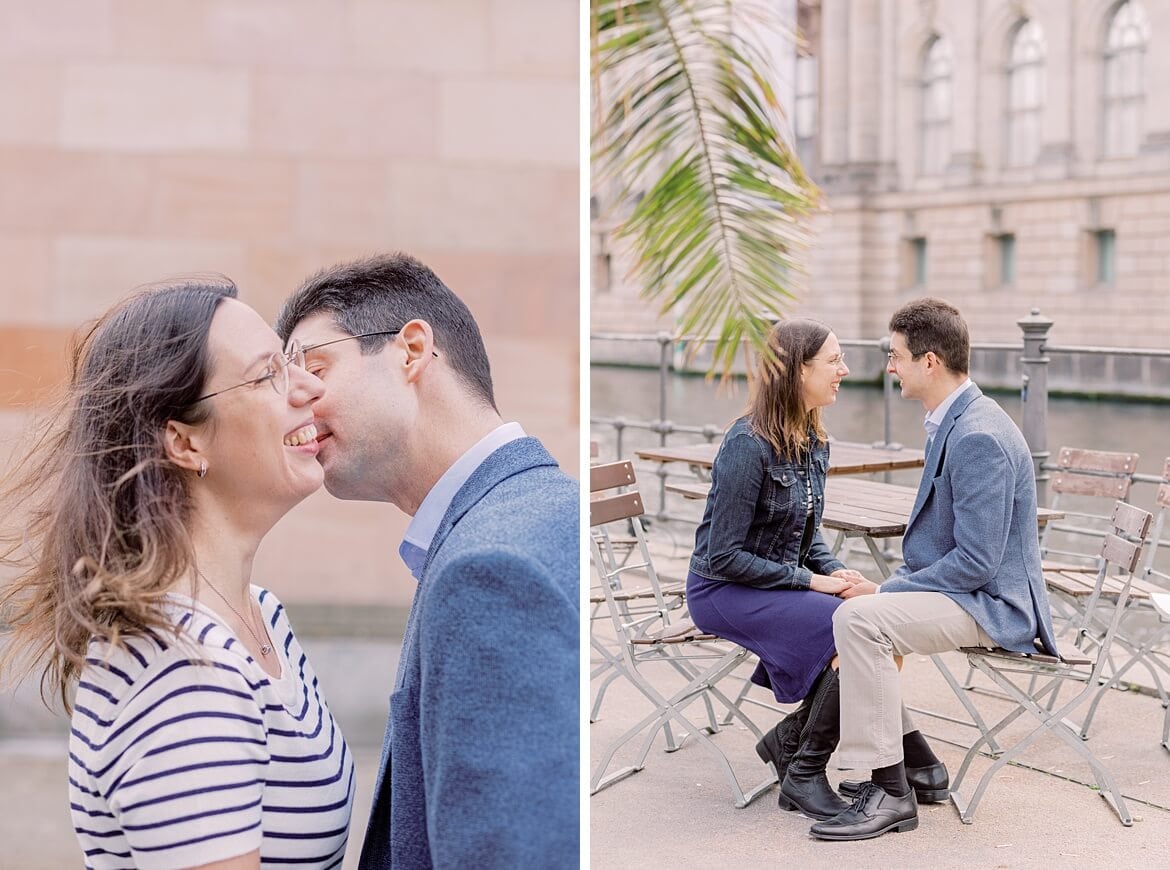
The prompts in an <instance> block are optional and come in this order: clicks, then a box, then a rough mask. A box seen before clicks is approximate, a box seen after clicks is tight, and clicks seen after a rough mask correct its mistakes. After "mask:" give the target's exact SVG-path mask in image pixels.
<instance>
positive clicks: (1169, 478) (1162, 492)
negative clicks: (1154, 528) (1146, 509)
mask: <svg viewBox="0 0 1170 870" xmlns="http://www.w3.org/2000/svg"><path fill="white" fill-rule="evenodd" d="M1162 480H1164V481H1165V483H1163V484H1161V485H1160V486H1159V487H1158V495H1157V497H1156V498H1155V501H1157V503H1158V507H1170V458H1167V459H1166V463H1165V464H1164V465H1163V466H1162Z"/></svg>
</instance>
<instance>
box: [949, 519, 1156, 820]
mask: <svg viewBox="0 0 1170 870" xmlns="http://www.w3.org/2000/svg"><path fill="white" fill-rule="evenodd" d="M1150 521H1151V516H1150V514H1149V513H1147V512H1146V511H1143V510H1140V509H1139V508H1135V507H1133V506H1131V505H1128V504H1125V503H1124V502H1120V501H1119V502H1117V503H1116V504H1115V505H1114V510H1113V518H1112V526H1113V530H1112V531H1111V532H1109V533H1107V534H1106V536H1105V540H1104V542H1103V544H1102V546H1101V560H1102V565H1101V568H1100V569H1099V572H1098V578H1099V581H1100V582H1099V583H1098V592H1097V594H1096V595H1094V596H1093V597H1092V600H1091V601H1089V602H1087V604H1086V607H1087V610H1088V612H1089V613H1090V614H1093V613H1098V608H1100V611H1099V615H1100V617H1101V618H1103V619H1105V621H1106V623H1107V626H1108V627H1107V629H1106V631H1105V635H1104V637H1102V638H1101V639H1100V640H1099V641H1098V642H1097V643H1096V646H1095V650H1094V654H1093V656H1092V657H1090V656H1088V655H1077V654H1075V653H1074V654H1063V653H1062V654H1061V655H1060V656H1059V657H1055V656H1048V655H1040V654H1039V653H1036V654H1031V655H1026V654H1020V653H1014V652H1009V651H1007V650H1003V649H992V650H988V649H983V648H980V647H974V648H968V649H964V650H963V652H965V653H966V654H967V660H968V661H969V662H970V663H971V664H972V665H973V666H974V667H975V668H976V669H977V670H978V671H979V672H980V673H983V674H985V675H986V676H987V677H989V678H990V679H991V680H992V681H993V682H994V683H995V684H996V685H997V686H998V687H999V688H1000V689H1001V690H1002V691H1003V692H1004V693H1005V695H1006V696H1007V698H1008V699H1009V700H1011V701H1013V702H1014V703H1015V704H1016V705H1017V706H1016V709H1014V710H1012V711H1011V712H1010V713H1008V714H1007V715H1006V716H1004V717H1003V718H1002V719H1000V720H999V721H998V722H996V724H995V725H993V726H992V727H991V729H990V731H989V734H988V735H985V736H984V737H982V738H980V739H979V740H977V741H976V742H975V743H974V744H973V745H972V746H971V748H970V749H969V750H968V751H967V754H966V756H965V757H964V758H963V764H962V766H961V767H960V768H959V772H958V774H957V775H956V776H955V778H954V781H953V783H952V786H951V800H952V802H953V803H954V804H955V808H956V809H957V810H958V811H959V818H961V819H962V820H963V822H964V823H966V824H970V823H971V822H972V821H973V820H974V817H975V810H976V808H977V807H978V805H979V801H980V800H981V799H982V797H983V793H984V792H985V791H986V790H987V786H988V784H989V783H990V782H991V779H992V777H994V776H995V774H996V773H998V772H999V771H1000V769H1001V768H1002V767H1003V766H1004V765H1005V764H1007V763H1008V762H1009V761H1011V760H1012V759H1014V758H1016V757H1017V756H1018V755H1020V753H1022V752H1023V751H1024V750H1025V749H1027V748H1028V747H1029V746H1031V745H1032V744H1033V743H1035V742H1036V740H1038V739H1039V738H1040V737H1041V736H1043V735H1044V734H1048V733H1051V734H1055V735H1056V736H1057V737H1059V738H1060V739H1062V740H1063V741H1064V742H1065V743H1067V744H1068V745H1069V746H1071V747H1072V748H1073V750H1075V751H1076V752H1077V753H1078V754H1079V755H1080V756H1081V757H1082V758H1083V759H1084V760H1085V761H1086V762H1087V763H1088V765H1089V768H1090V769H1091V770H1092V772H1093V776H1094V778H1095V779H1096V780H1097V785H1098V787H1099V788H1100V794H1101V796H1102V797H1103V798H1105V800H1106V801H1108V802H1109V804H1110V806H1112V807H1113V810H1114V811H1115V812H1116V813H1117V815H1118V817H1119V818H1120V819H1121V823H1122V824H1123V825H1125V826H1127V827H1128V826H1130V825H1132V824H1133V816H1132V815H1131V814H1130V812H1129V809H1128V807H1127V806H1126V804H1125V799H1124V798H1123V797H1122V795H1121V791H1120V790H1119V789H1118V787H1117V784H1116V782H1115V781H1114V779H1113V775H1112V774H1111V773H1110V772H1109V770H1108V769H1107V768H1106V767H1105V765H1104V763H1102V761H1101V760H1100V759H1099V758H1097V756H1096V755H1094V754H1093V752H1092V750H1090V749H1089V747H1088V744H1087V743H1086V742H1085V741H1084V740H1082V739H1081V736H1080V733H1079V731H1080V729H1079V727H1078V726H1077V725H1076V723H1074V722H1072V721H1070V720H1069V716H1070V715H1071V714H1072V713H1073V712H1074V711H1075V710H1076V709H1077V708H1079V707H1081V706H1082V705H1083V704H1085V703H1086V702H1087V701H1089V700H1091V699H1092V698H1093V696H1094V694H1095V693H1096V692H1097V691H1099V688H1100V682H1101V679H1102V677H1103V675H1104V672H1105V667H1106V663H1107V662H1108V660H1109V651H1110V647H1111V646H1112V644H1113V640H1114V637H1115V636H1116V634H1117V627H1118V625H1119V624H1120V622H1121V618H1122V616H1123V614H1124V612H1125V605H1126V601H1127V600H1128V598H1129V591H1130V584H1131V582H1132V580H1133V575H1134V571H1136V570H1137V567H1138V564H1139V562H1140V559H1141V552H1142V542H1143V541H1144V540H1145V537H1146V534H1147V532H1148V531H1149V529H1150ZM1110 568H1115V569H1116V570H1117V571H1118V573H1117V574H1116V578H1117V579H1118V580H1119V582H1120V588H1119V589H1118V591H1117V595H1116V596H1108V595H1102V594H1101V591H1100V590H1101V588H1102V587H1103V586H1104V582H1105V580H1106V578H1107V577H1109V576H1110V574H1109V569H1110ZM1034 678H1035V679H1034ZM1068 683H1072V684H1079V690H1078V691H1077V692H1076V694H1075V695H1074V696H1073V697H1072V698H1071V699H1070V700H1068V701H1065V702H1064V703H1062V704H1059V705H1058V704H1056V703H1055V702H1054V701H1055V698H1056V694H1057V692H1058V690H1059V689H1060V687H1061V686H1063V685H1065V684H1068ZM1025 714H1030V715H1031V716H1033V717H1035V719H1036V724H1035V727H1034V728H1033V729H1032V730H1031V731H1030V732H1029V733H1028V734H1027V735H1026V736H1025V737H1023V738H1022V739H1021V740H1019V741H1018V742H1016V743H1015V744H1014V745H1013V746H1011V747H1010V748H1008V749H1005V750H1004V751H1003V753H1002V754H1001V755H1000V756H999V757H998V758H997V759H995V760H994V761H993V762H992V764H991V766H990V767H989V768H988V769H987V771H986V772H985V773H984V774H983V776H982V777H981V778H980V779H979V781H978V783H977V784H976V786H975V789H974V791H972V792H970V793H969V794H968V793H967V792H966V791H964V789H963V785H964V782H965V780H966V777H967V773H968V772H969V770H970V768H971V762H972V761H973V760H974V758H975V756H976V755H978V754H979V752H980V749H981V747H982V746H983V745H984V744H985V743H987V742H988V741H989V739H990V738H991V737H995V736H996V735H999V734H1001V733H1002V732H1003V729H1004V728H1006V727H1007V726H1008V725H1010V724H1011V723H1012V722H1014V721H1016V720H1017V719H1019V718H1020V717H1021V716H1023V715H1025Z"/></svg>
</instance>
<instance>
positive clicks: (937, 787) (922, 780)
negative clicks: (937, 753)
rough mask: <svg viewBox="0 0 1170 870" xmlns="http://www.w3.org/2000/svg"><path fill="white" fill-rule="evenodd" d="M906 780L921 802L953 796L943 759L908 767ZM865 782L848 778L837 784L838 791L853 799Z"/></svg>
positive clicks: (935, 801) (929, 802) (842, 795)
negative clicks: (924, 764)
mask: <svg viewBox="0 0 1170 870" xmlns="http://www.w3.org/2000/svg"><path fill="white" fill-rule="evenodd" d="M906 782H908V783H910V788H912V789H914V797H916V798H917V799H918V803H920V804H939V803H942V802H943V801H945V800H947V799H948V798H949V797H950V796H951V777H950V774H948V773H947V768H946V765H944V764H943V763H942V762H941V761H940V762H939V763H938V764H930V765H927V766H926V767H907V768H906ZM864 784H865V783H863V782H859V781H858V780H856V779H847V780H845V781H844V782H842V783H841V784H840V785H839V786H837V792H838V793H839V794H840V795H841V797H843V798H845V800H847V801H851V800H853V798H855V797H856V796H857V793H858V792H859V791H861V787H862V786H863V785H864Z"/></svg>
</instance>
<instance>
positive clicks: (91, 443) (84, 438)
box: [0, 278, 236, 710]
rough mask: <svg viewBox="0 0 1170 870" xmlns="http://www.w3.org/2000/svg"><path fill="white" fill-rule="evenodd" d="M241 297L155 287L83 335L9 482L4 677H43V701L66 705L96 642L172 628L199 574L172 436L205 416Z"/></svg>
mask: <svg viewBox="0 0 1170 870" xmlns="http://www.w3.org/2000/svg"><path fill="white" fill-rule="evenodd" d="M235 295H236V287H235V285H234V284H232V283H231V282H230V281H228V280H227V279H226V278H224V279H218V280H211V279H208V280H204V279H199V280H188V281H182V282H178V283H173V284H166V285H156V286H153V287H149V288H147V289H144V290H140V291H138V292H136V293H134V294H133V295H131V296H130V297H129V298H127V299H126V300H124V301H123V302H121V303H120V304H118V305H117V306H115V307H114V308H113V309H111V310H110V311H109V312H107V313H106V314H105V315H104V316H103V317H101V319H99V320H98V321H97V322H96V323H94V324H92V325H90V326H89V327H87V328H83V329H82V330H81V331H80V332H79V334H78V336H77V337H76V339H75V341H74V345H73V348H72V368H71V376H70V380H69V384H68V387H67V389H66V392H65V395H64V397H63V398H62V399H61V400H60V402H59V403H58V404H57V406H56V407H55V409H54V411H53V413H51V414H50V416H49V418H48V421H47V422H46V423H45V424H44V427H43V429H42V430H41V434H40V435H39V437H36V438H34V439H33V445H32V448H31V449H30V450H29V451H28V452H27V453H26V454H25V455H24V458H23V459H21V460H20V461H18V463H17V464H16V465H15V467H14V468H13V469H12V471H11V472H10V473H9V474H8V475H7V478H6V480H5V481H4V485H3V490H2V494H0V497H2V498H3V506H4V508H3V516H4V524H5V526H4V528H3V529H2V530H0V546H2V549H0V564H3V566H4V567H5V568H6V569H8V572H12V573H14V574H15V578H14V579H12V580H10V581H9V582H7V583H6V584H5V586H4V588H3V591H2V592H0V630H3V631H4V633H5V634H6V635H7V638H6V643H5V644H4V646H3V648H2V649H0V677H8V678H12V679H14V680H21V679H24V678H25V677H27V676H28V675H29V674H30V673H31V672H33V671H34V670H36V669H37V668H38V667H40V668H41V698H42V700H43V701H44V702H45V703H46V705H48V704H49V699H48V693H49V692H50V691H52V692H53V693H54V694H59V696H60V698H61V702H62V704H63V706H64V707H65V709H66V710H68V709H69V706H70V705H69V694H70V692H69V690H70V688H71V685H72V683H73V682H74V681H75V680H76V679H77V678H78V676H79V675H80V672H81V670H82V668H83V667H84V665H85V654H86V648H87V647H88V645H89V641H90V639H91V638H92V637H94V636H99V637H102V638H104V639H105V640H106V641H107V642H108V643H110V644H111V645H113V646H115V647H117V646H121V645H123V643H124V638H125V637H127V636H131V635H139V634H144V633H150V632H168V631H169V632H170V633H172V634H173V633H174V631H175V629H174V626H173V625H172V622H171V620H170V619H168V617H167V616H166V614H165V612H164V609H163V600H164V596H165V595H166V593H167V591H168V590H169V589H171V588H173V587H174V585H175V584H176V583H177V582H179V581H180V580H181V579H183V578H184V577H188V578H189V577H190V576H191V567H192V564H193V558H194V553H193V550H192V546H191V540H190V537H189V536H188V531H187V519H188V514H189V511H190V499H189V494H188V486H189V485H190V478H191V476H192V475H191V473H190V472H189V471H185V470H182V469H180V468H178V467H177V466H175V465H174V464H173V463H171V462H170V461H169V460H168V458H167V454H166V451H165V448H164V444H163V433H164V432H165V430H166V424H167V421H168V420H181V421H183V422H188V423H198V422H201V421H202V420H204V419H206V418H207V417H208V416H209V414H210V410H209V409H208V407H207V404H206V403H202V402H197V401H196V400H197V399H198V397H199V396H200V395H202V390H203V385H204V381H205V379H206V375H207V371H208V367H209V352H208V345H207V342H208V332H209V330H210V328H211V320H212V318H213V317H214V315H215V312H216V309H217V308H218V307H219V305H220V303H221V302H222V301H223V300H224V299H225V298H229V297H234V296H235ZM6 573H7V572H6Z"/></svg>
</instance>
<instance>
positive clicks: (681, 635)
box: [630, 622, 719, 646]
mask: <svg viewBox="0 0 1170 870" xmlns="http://www.w3.org/2000/svg"><path fill="white" fill-rule="evenodd" d="M718 639H719V638H717V637H716V636H715V635H713V634H707V633H706V632H705V631H702V630H700V629H698V628H696V627H695V626H693V625H691V624H690V623H686V622H684V623H680V624H678V625H671V626H668V627H667V628H664V629H663V630H662V631H655V632H651V633H649V634H646V635H644V636H642V637H636V638H631V640H630V643H631V644H633V645H635V646H654V645H656V644H660V643H694V642H695V641H699V640H718Z"/></svg>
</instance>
